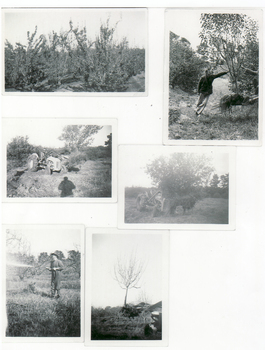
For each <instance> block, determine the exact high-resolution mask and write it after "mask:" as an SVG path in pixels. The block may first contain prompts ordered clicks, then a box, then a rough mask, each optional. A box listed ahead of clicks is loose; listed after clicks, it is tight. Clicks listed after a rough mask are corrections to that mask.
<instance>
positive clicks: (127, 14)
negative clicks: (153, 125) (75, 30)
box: [4, 9, 147, 48]
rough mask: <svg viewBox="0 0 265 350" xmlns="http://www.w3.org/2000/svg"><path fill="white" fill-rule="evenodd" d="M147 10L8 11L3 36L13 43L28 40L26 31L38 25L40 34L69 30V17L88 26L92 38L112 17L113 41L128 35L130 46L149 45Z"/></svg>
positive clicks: (89, 36) (88, 33)
mask: <svg viewBox="0 0 265 350" xmlns="http://www.w3.org/2000/svg"><path fill="white" fill-rule="evenodd" d="M146 14H147V12H146V11H145V10H139V9H138V10H135V9H134V10H131V9H127V10H126V9H122V10H120V9H119V10H115V9H102V10H100V9H97V10H95V9H81V10H80V9H63V10H62V9H49V10H47V9H41V10H36V9H34V10H29V9H27V10H21V9H20V10H13V11H12V10H8V12H7V11H6V13H5V34H4V37H5V39H7V40H8V41H9V42H10V43H11V44H12V45H14V44H15V43H16V42H19V43H21V44H23V45H25V44H26V43H27V32H28V31H29V32H30V33H31V34H32V33H33V32H34V30H35V26H36V25H37V26H38V31H37V37H38V36H39V35H41V34H45V35H48V34H49V33H51V32H52V31H55V32H57V33H60V31H68V30H69V21H70V19H71V20H72V22H73V26H74V27H76V26H78V25H79V27H83V26H86V28H87V36H88V38H89V39H91V40H92V41H94V40H95V38H96V36H97V35H98V34H99V28H100V25H101V24H102V23H106V20H107V19H108V18H109V23H110V26H111V27H112V26H115V25H116V23H117V22H118V21H119V23H118V24H117V28H116V31H115V33H114V40H119V41H120V40H121V39H122V38H123V37H126V38H127V40H128V42H129V46H130V47H135V46H137V47H139V48H145V47H146V33H147V18H146Z"/></svg>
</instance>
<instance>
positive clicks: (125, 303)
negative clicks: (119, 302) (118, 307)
mask: <svg viewBox="0 0 265 350" xmlns="http://www.w3.org/2000/svg"><path fill="white" fill-rule="evenodd" d="M127 294H128V288H126V293H125V298H124V307H126V305H127Z"/></svg>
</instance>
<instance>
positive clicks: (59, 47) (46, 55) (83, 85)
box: [5, 20, 145, 92]
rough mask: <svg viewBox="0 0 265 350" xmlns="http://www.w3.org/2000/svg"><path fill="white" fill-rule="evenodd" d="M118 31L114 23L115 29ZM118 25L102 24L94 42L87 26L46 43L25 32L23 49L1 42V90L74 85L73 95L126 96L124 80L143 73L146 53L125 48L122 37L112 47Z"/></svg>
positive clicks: (55, 36) (42, 39)
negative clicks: (2, 61)
mask: <svg viewBox="0 0 265 350" xmlns="http://www.w3.org/2000/svg"><path fill="white" fill-rule="evenodd" d="M116 26H117V24H116ZM116 26H114V27H110V25H109V20H107V22H106V23H103V24H101V26H100V28H99V35H98V37H97V38H96V40H95V41H94V42H92V41H91V40H89V39H88V37H87V30H86V27H83V28H79V27H76V28H75V27H74V25H73V23H72V21H71V20H70V22H69V27H70V28H69V30H68V31H64V32H61V33H60V34H57V33H56V32H54V31H52V32H51V33H50V34H49V35H48V38H46V37H45V36H44V35H40V36H39V38H36V35H37V27H36V28H35V31H34V33H33V34H32V35H30V33H29V32H28V33H27V37H28V43H27V45H26V46H23V45H21V44H20V43H16V45H15V47H13V46H12V45H11V44H10V43H9V42H8V41H6V43H5V86H6V88H8V87H14V88H16V89H20V90H22V91H56V90H57V89H58V88H59V87H60V86H64V85H63V84H66V83H73V82H74V83H75V84H74V85H75V86H73V89H74V90H73V91H97V92H101V91H104V92H107V91H125V90H126V88H127V82H128V79H129V78H130V77H131V76H132V75H136V74H138V73H140V72H141V71H144V70H145V50H144V49H140V48H129V46H128V42H127V40H126V38H124V39H122V40H121V41H120V42H118V43H116V42H115V41H114V40H113V34H114V32H115V30H116Z"/></svg>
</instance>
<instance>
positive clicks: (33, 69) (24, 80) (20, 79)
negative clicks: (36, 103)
mask: <svg viewBox="0 0 265 350" xmlns="http://www.w3.org/2000/svg"><path fill="white" fill-rule="evenodd" d="M36 34H37V27H35V31H34V33H33V34H32V35H30V33H29V32H27V41H28V43H27V46H24V45H21V44H20V43H16V45H15V48H14V47H13V45H11V44H10V43H9V42H8V41H7V40H6V43H5V45H6V46H5V84H6V86H13V87H16V88H18V89H19V88H23V89H25V90H29V91H31V90H33V88H34V86H35V85H36V84H37V83H38V82H39V81H40V80H43V79H44V78H45V76H46V74H45V64H46V63H45V62H46V51H47V46H46V39H45V37H44V36H43V35H41V36H40V37H39V38H37V39H36Z"/></svg>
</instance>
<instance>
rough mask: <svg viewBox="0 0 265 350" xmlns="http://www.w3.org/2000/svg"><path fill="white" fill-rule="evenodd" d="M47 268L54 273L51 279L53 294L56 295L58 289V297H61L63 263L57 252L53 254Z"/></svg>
mask: <svg viewBox="0 0 265 350" xmlns="http://www.w3.org/2000/svg"><path fill="white" fill-rule="evenodd" d="M46 269H47V270H49V271H51V273H52V280H51V296H52V297H55V294H56V291H57V298H59V297H60V287H61V274H62V273H61V271H62V270H63V263H62V262H61V260H59V257H58V255H57V254H56V253H52V254H51V265H50V267H46Z"/></svg>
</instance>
